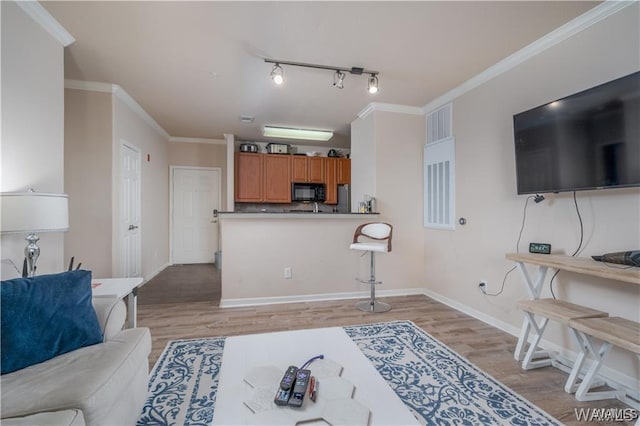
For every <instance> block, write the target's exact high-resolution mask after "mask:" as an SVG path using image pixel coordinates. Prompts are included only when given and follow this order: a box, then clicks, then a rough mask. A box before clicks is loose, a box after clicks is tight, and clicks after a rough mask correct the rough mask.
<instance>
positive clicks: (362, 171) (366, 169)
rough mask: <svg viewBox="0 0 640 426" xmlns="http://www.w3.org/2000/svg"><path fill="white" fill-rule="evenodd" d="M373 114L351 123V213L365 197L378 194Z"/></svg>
mask: <svg viewBox="0 0 640 426" xmlns="http://www.w3.org/2000/svg"><path fill="white" fill-rule="evenodd" d="M373 116H374V115H373V114H369V115H367V116H365V117H363V118H358V119H356V120H354V121H353V122H352V123H351V211H352V212H357V211H358V204H359V203H360V201H363V200H364V195H365V194H368V195H375V193H376V146H377V144H376V134H375V128H374V122H373Z"/></svg>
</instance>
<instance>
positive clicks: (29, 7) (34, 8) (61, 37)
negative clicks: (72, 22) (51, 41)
mask: <svg viewBox="0 0 640 426" xmlns="http://www.w3.org/2000/svg"><path fill="white" fill-rule="evenodd" d="M15 3H16V4H17V5H18V7H20V8H21V9H22V10H23V11H24V12H25V13H26V14H27V15H29V16H30V17H31V19H33V20H34V21H36V22H37V23H38V24H39V25H40V26H41V27H42V28H44V29H45V30H46V31H47V32H48V33H49V34H51V35H52V36H53V38H55V39H56V40H58V41H59V42H60V44H62V46H63V47H67V46H69V45H70V44H71V43H73V42H74V41H76V39H75V38H73V36H72V35H71V34H69V32H68V31H67V30H66V29H65V28H64V27H63V26H62V25H60V23H59V22H58V21H56V19H55V18H54V17H53V16H52V15H51V14H50V13H49V12H47V9H45V8H44V7H42V5H41V4H40V3H38V2H37V1H35V0H27V1H16V2H15Z"/></svg>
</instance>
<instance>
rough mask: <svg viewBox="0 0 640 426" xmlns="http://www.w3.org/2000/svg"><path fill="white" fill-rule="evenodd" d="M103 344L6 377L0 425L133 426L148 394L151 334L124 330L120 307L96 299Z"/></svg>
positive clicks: (111, 301)
mask: <svg viewBox="0 0 640 426" xmlns="http://www.w3.org/2000/svg"><path fill="white" fill-rule="evenodd" d="M93 306H94V308H95V310H96V313H97V316H98V321H99V323H100V326H101V328H102V332H103V334H104V342H103V343H99V344H96V345H93V346H87V347H83V348H80V349H77V350H75V351H72V352H68V353H66V354H63V355H59V356H57V357H55V358H52V359H50V360H48V361H45V362H41V363H39V364H35V365H32V366H30V367H27V368H23V369H21V370H18V371H14V372H12V373H9V374H4V375H2V376H1V377H0V386H1V389H2V398H1V401H2V405H1V411H0V414H1V418H2V419H1V420H0V423H2V425H3V426H4V425H74V426H75V425H84V424H86V425H133V424H135V422H136V420H137V418H138V416H139V415H140V412H141V410H142V407H143V405H144V401H145V397H146V394H147V381H148V375H149V361H148V359H149V353H150V352H151V335H150V333H149V329H148V328H133V329H126V330H123V329H122V327H123V325H124V321H125V319H126V308H125V305H124V302H123V301H122V300H119V299H103V298H94V299H93Z"/></svg>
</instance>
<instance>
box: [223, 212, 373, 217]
mask: <svg viewBox="0 0 640 426" xmlns="http://www.w3.org/2000/svg"><path fill="white" fill-rule="evenodd" d="M218 215H219V217H220V219H226V218H229V219H256V218H265V219H266V218H268V219H365V218H372V217H377V216H379V215H380V213H334V212H317V213H314V212H312V211H310V210H309V211H288V212H218Z"/></svg>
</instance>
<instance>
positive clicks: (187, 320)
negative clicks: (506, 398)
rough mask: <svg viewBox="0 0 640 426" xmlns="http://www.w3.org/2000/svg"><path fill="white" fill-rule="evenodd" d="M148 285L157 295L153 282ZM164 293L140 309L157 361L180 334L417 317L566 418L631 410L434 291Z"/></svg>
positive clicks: (217, 333)
mask: <svg viewBox="0 0 640 426" xmlns="http://www.w3.org/2000/svg"><path fill="white" fill-rule="evenodd" d="M214 274H215V273H214ZM216 279H217V280H218V281H216ZM218 284H219V275H218V276H215V275H214V277H213V278H212V281H211V285H218ZM175 286H179V283H175ZM177 288H178V289H179V287H177ZM143 289H144V290H145V293H147V294H148V295H149V296H148V297H149V298H150V299H151V298H152V296H151V294H152V293H153V292H154V291H153V290H154V289H153V287H152V284H151V281H150V283H148V284H146V285H145V286H144V287H143ZM158 289H160V287H158ZM178 292H179V290H178ZM163 293H165V296H167V297H165V300H161V299H162V298H161V297H160V298H158V297H156V296H157V295H156V296H153V297H155V299H154V301H161V302H163V303H153V304H147V303H145V302H144V301H142V300H141V302H142V303H141V304H140V306H139V308H138V326H140V327H149V328H150V329H151V336H152V340H153V348H152V353H151V357H150V365H151V366H152V365H153V364H154V363H155V362H156V360H157V359H158V357H159V356H160V354H161V352H162V350H163V349H164V347H165V345H166V344H167V342H168V341H169V340H173V339H184V338H197V337H212V336H234V335H243V334H253V333H264V332H270V331H282V330H294V329H305V328H318V327H332V326H345V325H355V324H367V323H374V322H382V321H394V320H410V321H413V322H414V323H415V324H416V325H417V326H418V327H420V328H422V329H423V330H425V331H426V332H427V333H429V334H430V335H432V336H433V337H435V338H436V339H438V340H440V341H441V342H443V343H444V344H446V345H447V346H449V347H450V348H451V349H453V350H454V351H456V352H457V353H459V354H461V355H463V356H465V357H467V358H468V359H469V360H470V361H471V362H472V363H474V364H475V365H476V366H478V367H479V368H480V369H482V370H483V371H484V372H486V373H488V374H489V375H491V376H493V377H494V378H495V379H497V380H498V381H500V382H501V383H503V384H505V385H506V386H508V387H509V388H511V389H512V390H513V391H515V392H517V393H519V394H520V395H522V396H523V397H525V398H527V399H528V400H529V401H531V402H533V403H534V404H536V405H537V406H538V407H540V408H541V409H543V410H545V411H546V412H547V413H549V414H550V415H552V416H553V417H555V418H556V419H558V420H560V421H561V422H563V423H565V424H568V425H579V424H581V425H584V424H585V423H584V422H582V423H581V422H578V421H577V419H576V415H575V412H574V409H575V408H628V407H627V406H626V405H624V404H622V403H621V402H619V401H615V400H610V401H596V402H578V401H576V400H575V399H574V397H573V396H572V395H569V394H567V393H565V392H564V391H563V387H564V383H565V381H566V379H567V375H566V374H565V373H563V372H562V371H560V370H558V369H556V368H554V367H545V368H541V369H537V370H531V371H523V370H522V369H521V368H520V364H519V363H518V362H516V361H515V360H514V359H513V351H514V348H515V345H516V340H517V339H516V338H515V337H513V336H511V335H509V334H507V333H505V332H503V331H500V330H498V329H496V328H494V327H492V326H490V325H487V324H485V323H483V322H481V321H479V320H477V319H474V318H472V317H470V316H468V315H466V314H463V313H461V312H459V311H457V310H455V309H452V308H450V307H448V306H446V305H443V304H442V303H439V302H437V301H435V300H433V299H430V298H428V297H426V296H406V297H390V298H385V299H383V300H385V301H386V302H389V303H391V305H392V309H391V311H389V312H386V313H383V314H370V313H366V312H361V311H358V310H356V309H355V308H354V306H353V305H354V300H345V301H330V302H313V303H291V304H281V305H269V306H259V307H250V308H225V309H221V308H219V307H218V301H217V300H209V301H197V302H181V303H164V302H169V301H171V300H172V299H171V296H170V295H167V293H166V289H165V290H164V291H163ZM218 294H219V293H218ZM142 298H144V296H142ZM616 424H625V423H622V422H620V423H616ZM626 424H632V423H626Z"/></svg>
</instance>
